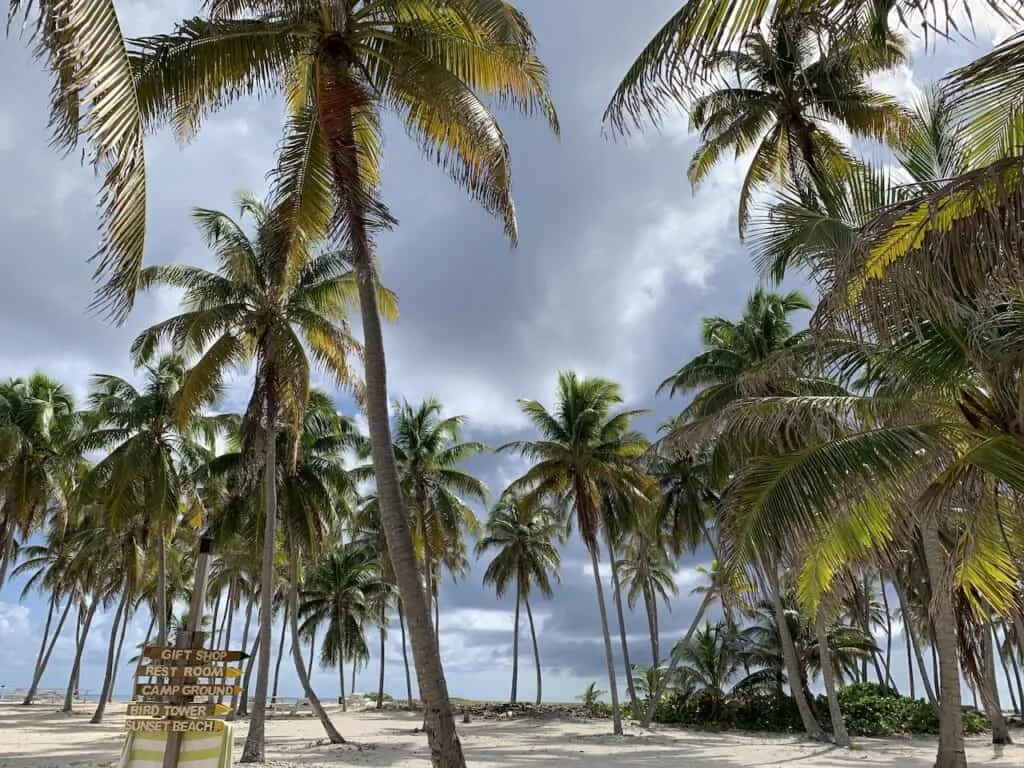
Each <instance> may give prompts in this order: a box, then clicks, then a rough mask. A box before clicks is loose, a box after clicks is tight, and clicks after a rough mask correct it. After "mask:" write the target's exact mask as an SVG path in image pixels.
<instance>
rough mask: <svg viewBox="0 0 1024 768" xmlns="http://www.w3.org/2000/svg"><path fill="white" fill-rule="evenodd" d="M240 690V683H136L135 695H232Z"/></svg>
mask: <svg viewBox="0 0 1024 768" xmlns="http://www.w3.org/2000/svg"><path fill="white" fill-rule="evenodd" d="M241 692H242V686H240V685H227V684H219V683H136V684H135V695H136V696H146V697H149V696H185V697H191V696H234V695H235V694H240V693H241Z"/></svg>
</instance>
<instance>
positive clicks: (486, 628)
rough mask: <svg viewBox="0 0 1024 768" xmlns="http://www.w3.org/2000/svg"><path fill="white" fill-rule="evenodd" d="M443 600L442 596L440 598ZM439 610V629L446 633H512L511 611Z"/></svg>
mask: <svg viewBox="0 0 1024 768" xmlns="http://www.w3.org/2000/svg"><path fill="white" fill-rule="evenodd" d="M442 599H443V596H442ZM443 605H444V604H443V603H442V609H441V629H442V630H443V632H444V633H445V637H447V633H448V632H456V633H458V632H505V631H508V632H510V633H511V632H512V625H513V619H514V617H515V614H513V613H512V611H501V610H491V611H487V610H481V609H479V608H457V609H455V610H452V611H445V610H444V608H443Z"/></svg>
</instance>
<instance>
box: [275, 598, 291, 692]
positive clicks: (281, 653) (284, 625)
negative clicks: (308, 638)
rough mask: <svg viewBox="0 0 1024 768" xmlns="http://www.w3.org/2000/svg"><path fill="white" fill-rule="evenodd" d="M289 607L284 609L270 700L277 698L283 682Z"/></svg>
mask: <svg viewBox="0 0 1024 768" xmlns="http://www.w3.org/2000/svg"><path fill="white" fill-rule="evenodd" d="M288 613H289V611H288V606H287V605H286V606H285V607H284V614H283V615H282V616H281V637H279V638H278V640H277V661H276V662H274V685H273V686H272V687H271V689H270V698H271V700H274V699H276V698H277V684H278V683H279V682H281V661H282V660H283V659H284V639H285V637H287V635H288Z"/></svg>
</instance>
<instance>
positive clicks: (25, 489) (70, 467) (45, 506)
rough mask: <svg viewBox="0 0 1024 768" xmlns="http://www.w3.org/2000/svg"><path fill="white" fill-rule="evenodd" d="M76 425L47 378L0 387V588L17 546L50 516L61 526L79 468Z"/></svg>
mask: <svg viewBox="0 0 1024 768" xmlns="http://www.w3.org/2000/svg"><path fill="white" fill-rule="evenodd" d="M77 422H78V420H77V417H76V415H75V412H74V401H73V400H72V397H71V394H70V393H69V392H68V391H67V390H66V389H65V388H64V387H63V385H61V384H60V383H58V382H56V381H54V380H53V379H51V378H49V377H48V376H46V375H44V374H42V373H36V374H34V375H32V376H31V377H29V378H27V379H22V378H16V379H8V380H7V381H4V382H2V383H0V586H2V585H3V583H4V580H5V577H6V575H7V570H8V568H10V566H11V565H12V564H13V562H14V560H15V558H16V556H17V552H18V548H19V545H20V542H21V541H22V540H24V539H26V538H28V537H29V536H31V535H32V534H33V533H35V532H36V531H37V530H38V529H39V527H40V526H41V525H42V523H43V522H44V521H45V518H46V517H47V516H48V514H49V513H50V512H55V513H57V514H58V520H57V521H56V525H57V526H58V527H61V526H62V525H63V524H64V520H63V519H61V518H62V517H63V516H64V515H66V513H67V511H68V509H67V495H66V491H67V490H68V489H69V487H70V486H69V483H71V482H72V478H73V473H74V472H75V470H76V469H80V468H81V466H82V463H81V458H80V453H79V452H78V447H77V445H76V443H75V440H74V438H75V437H76V429H77ZM62 499H63V501H61V500H62Z"/></svg>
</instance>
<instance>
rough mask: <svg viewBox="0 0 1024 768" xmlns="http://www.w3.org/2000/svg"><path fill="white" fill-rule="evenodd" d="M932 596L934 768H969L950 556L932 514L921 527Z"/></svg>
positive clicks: (930, 609)
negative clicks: (935, 701)
mask: <svg viewBox="0 0 1024 768" xmlns="http://www.w3.org/2000/svg"><path fill="white" fill-rule="evenodd" d="M921 543H922V545H923V546H922V549H923V551H924V559H925V565H926V567H927V569H928V580H929V582H930V583H931V591H932V599H931V606H930V608H929V612H930V613H931V617H932V624H933V626H934V630H935V645H934V650H935V655H936V657H937V658H938V660H939V677H938V686H939V701H940V702H941V704H940V706H939V751H938V754H937V756H936V758H935V768H966V766H967V757H966V754H965V752H964V731H963V713H962V711H961V704H960V669H959V664H958V663H957V642H956V617H955V616H954V613H953V602H952V589H951V588H950V587H949V586H948V581H949V580H948V578H947V576H948V574H947V573H946V571H947V568H948V566H949V558H948V556H947V555H946V553H945V550H944V548H943V545H942V541H941V539H940V538H939V525H938V520H937V518H936V517H935V515H934V514H933V515H930V516H929V518H928V519H926V520H925V521H924V523H923V524H922V526H921Z"/></svg>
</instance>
